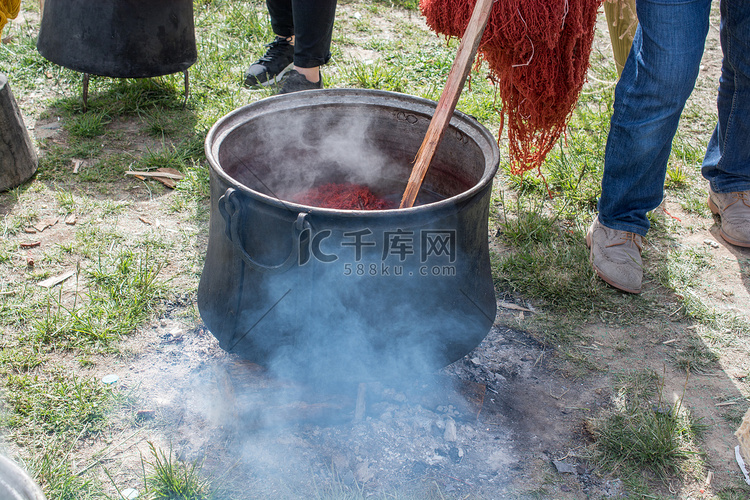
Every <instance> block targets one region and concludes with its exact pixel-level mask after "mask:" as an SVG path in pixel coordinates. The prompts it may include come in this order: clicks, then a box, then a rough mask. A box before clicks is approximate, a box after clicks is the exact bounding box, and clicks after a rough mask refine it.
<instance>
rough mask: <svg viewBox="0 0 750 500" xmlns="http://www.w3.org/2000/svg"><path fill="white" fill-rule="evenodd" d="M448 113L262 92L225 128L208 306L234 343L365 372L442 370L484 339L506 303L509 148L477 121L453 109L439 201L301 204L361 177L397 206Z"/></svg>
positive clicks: (375, 97)
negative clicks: (492, 218) (500, 188)
mask: <svg viewBox="0 0 750 500" xmlns="http://www.w3.org/2000/svg"><path fill="white" fill-rule="evenodd" d="M434 109H435V103H434V102H432V101H428V100H425V99H420V98H416V97H413V96H408V95H403V94H396V93H392V92H383V91H375V90H353V89H350V90H347V89H331V90H321V91H308V92H300V93H295V94H288V95H283V96H275V97H271V98H268V99H264V100H261V101H259V102H256V103H253V104H250V105H248V106H245V107H243V108H241V109H238V110H236V111H234V112H232V113H230V114H229V115H227V116H225V117H223V118H221V119H220V120H219V121H218V122H217V123H216V124H215V125H214V127H213V128H212V129H211V131H210V132H209V134H208V136H207V138H206V155H207V157H208V160H209V165H210V175H211V219H210V228H209V242H208V250H207V255H206V260H205V264H204V268H203V274H202V276H201V281H200V286H199V289H198V308H199V310H200V314H201V316H202V318H203V320H204V321H205V324H206V326H207V327H208V329H209V330H210V331H211V332H212V333H213V335H215V336H216V337H217V338H218V339H219V342H220V345H221V346H222V347H223V348H224V349H226V350H227V351H229V352H233V353H237V354H239V355H240V356H242V357H244V358H247V359H250V360H252V361H254V362H257V363H260V364H263V365H267V366H270V367H272V368H275V369H278V370H281V371H282V372H284V373H286V374H291V375H295V376H316V375H320V376H323V377H328V378H334V379H341V378H346V379H349V380H366V379H374V378H382V377H389V376H393V375H403V374H405V373H407V374H408V373H415V372H424V371H428V370H434V369H436V368H440V367H442V366H444V365H446V364H449V363H451V362H453V361H455V360H457V359H459V358H461V357H462V356H464V355H465V354H467V353H468V352H469V351H470V350H471V349H473V348H474V347H475V346H476V345H477V344H479V342H481V340H482V339H483V338H484V337H485V335H486V334H487V332H488V331H489V329H490V328H491V326H492V324H493V321H494V317H495V311H496V301H495V294H494V286H493V281H492V276H491V270H490V258H489V248H488V234H487V232H488V212H489V203H490V198H491V189H492V180H493V177H494V175H495V173H496V171H497V167H498V163H499V152H498V149H497V145H496V142H495V138H494V137H493V136H492V135H491V134H490V133H489V132H488V131H487V130H486V129H485V128H484V127H482V126H481V125H480V124H479V123H478V122H477V121H476V120H474V119H472V118H471V117H469V116H467V115H465V114H462V113H460V112H456V113H455V115H454V117H453V118H452V120H451V124H450V127H449V129H448V130H447V131H446V134H445V137H444V139H443V140H442V142H441V144H440V147H439V149H438V151H437V153H436V156H435V159H434V161H433V163H432V166H431V167H430V170H429V171H428V174H427V177H426V179H425V183H424V186H423V191H422V193H421V195H420V196H421V197H422V202H423V203H426V204H423V205H421V206H416V207H414V208H410V209H404V210H398V209H395V210H380V211H359V210H333V209H323V208H318V207H312V206H305V205H300V204H297V203H293V202H291V201H289V199H290V198H293V197H294V193H296V192H299V191H304V190H305V189H306V188H307V187H309V186H315V185H320V184H323V183H327V182H340V181H347V182H353V183H358V184H366V185H368V186H370V187H371V188H372V189H373V191H374V192H376V194H379V195H380V196H383V197H392V198H393V200H394V202H395V203H396V206H397V204H398V200H399V199H400V196H401V194H402V193H403V189H404V187H405V184H406V180H407V179H408V176H409V172H410V170H411V162H412V160H413V158H414V156H415V154H416V151H417V149H418V148H419V145H420V144H421V142H422V139H423V138H424V135H425V132H426V130H427V126H428V124H429V121H430V118H431V116H432V113H433V112H434ZM418 203H419V199H418Z"/></svg>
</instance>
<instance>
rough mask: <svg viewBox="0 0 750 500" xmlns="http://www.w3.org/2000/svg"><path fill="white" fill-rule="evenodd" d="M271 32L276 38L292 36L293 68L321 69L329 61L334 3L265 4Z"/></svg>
mask: <svg viewBox="0 0 750 500" xmlns="http://www.w3.org/2000/svg"><path fill="white" fill-rule="evenodd" d="M266 6H267V7H268V13H269V14H270V15H271V28H272V29H273V32H274V33H276V34H277V35H279V36H284V37H289V36H292V35H294V64H295V66H299V67H300V68H314V67H316V66H322V65H323V64H325V63H327V62H328V60H329V59H330V58H331V37H332V36H333V21H334V19H335V17H336V0H266Z"/></svg>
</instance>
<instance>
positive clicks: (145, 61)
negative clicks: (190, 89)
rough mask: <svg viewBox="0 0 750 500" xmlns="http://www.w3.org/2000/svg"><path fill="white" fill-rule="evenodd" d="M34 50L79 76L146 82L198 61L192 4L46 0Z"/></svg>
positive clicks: (151, 0) (188, 0) (167, 0)
mask: <svg viewBox="0 0 750 500" xmlns="http://www.w3.org/2000/svg"><path fill="white" fill-rule="evenodd" d="M37 49H38V50H39V53H40V54H41V55H42V56H44V57H45V58H46V59H48V60H50V61H52V62H54V63H56V64H59V65H61V66H64V67H66V68H70V69H73V70H76V71H80V72H82V73H88V74H92V75H100V76H108V77H113V78H150V77H155V76H161V75H168V74H171V73H177V72H181V71H185V70H186V69H188V68H189V67H190V66H191V65H193V63H195V61H196V60H197V57H198V53H197V49H196V46H195V28H194V24H193V0H45V3H44V13H43V16H42V23H41V26H40V29H39V36H38V38H37Z"/></svg>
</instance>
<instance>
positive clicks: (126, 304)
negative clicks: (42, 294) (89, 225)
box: [29, 250, 164, 349]
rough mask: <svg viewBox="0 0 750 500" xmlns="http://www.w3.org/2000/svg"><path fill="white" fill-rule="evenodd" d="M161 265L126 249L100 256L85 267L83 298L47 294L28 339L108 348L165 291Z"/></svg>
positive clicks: (130, 329)
mask: <svg viewBox="0 0 750 500" xmlns="http://www.w3.org/2000/svg"><path fill="white" fill-rule="evenodd" d="M160 269H161V265H160V264H158V263H156V262H154V261H152V260H151V258H150V256H149V254H148V252H145V253H144V254H143V255H136V254H134V253H133V252H132V251H130V250H125V251H123V252H121V253H120V254H119V255H117V256H116V257H115V258H114V259H110V260H105V259H102V258H101V257H100V259H99V261H98V263H97V265H96V266H95V267H92V268H91V269H88V270H86V271H85V275H86V278H87V279H88V287H89V289H88V291H87V292H86V293H85V294H84V295H85V297H84V298H85V300H82V301H81V302H82V303H81V304H79V303H77V302H74V303H73V304H64V303H63V302H62V300H61V298H60V297H55V296H54V295H53V294H52V293H50V294H49V295H48V296H47V300H46V309H45V310H44V311H42V314H41V316H40V317H39V318H37V319H36V321H35V322H34V327H33V328H32V329H31V331H30V335H29V338H30V340H32V341H33V342H36V343H41V344H52V345H56V346H62V347H68V348H96V349H107V348H110V347H111V346H112V345H113V343H114V342H115V341H117V340H119V339H121V338H122V337H123V336H125V335H128V334H130V333H132V332H133V331H134V330H135V329H136V328H137V327H138V326H139V325H140V324H141V323H142V322H143V321H145V320H146V319H148V318H149V317H150V316H151V315H152V313H153V312H154V308H155V304H156V303H157V301H158V299H159V298H160V293H163V291H164V284H163V283H160V282H159V281H158V280H157V277H158V275H159V272H160ZM77 278H80V274H79V275H78V276H77ZM77 298H78V294H76V299H77Z"/></svg>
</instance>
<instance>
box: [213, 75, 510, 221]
mask: <svg viewBox="0 0 750 500" xmlns="http://www.w3.org/2000/svg"><path fill="white" fill-rule="evenodd" d="M368 99H369V100H371V104H373V105H376V106H387V105H388V103H391V104H392V105H393V107H398V105H397V104H398V103H402V104H403V103H404V102H410V103H411V104H413V105H416V106H415V107H421V108H422V109H421V110H420V111H423V112H425V113H427V112H428V111H434V110H435V108H436V107H437V102H436V101H432V100H430V99H426V98H422V97H418V96H414V95H410V94H403V93H399V92H392V91H386V90H376V89H320V90H305V91H301V92H294V93H291V94H279V95H274V96H270V97H267V98H264V99H261V100H259V101H255V102H252V103H249V104H246V105H244V106H242V107H240V108H237V109H235V110H233V111H230V112H229V113H227V114H226V115H224V116H222V117H221V118H219V119H218V120H217V121H216V122H215V123H214V125H213V126H212V127H211V129H210V130H209V131H208V133H207V134H206V140H205V152H206V158H207V159H208V162H209V164H210V165H211V167H212V168H213V171H214V172H215V173H216V175H218V176H219V177H221V178H222V179H223V180H224V181H225V182H226V183H227V184H229V185H231V186H233V187H234V188H235V189H239V190H240V191H242V192H243V193H245V194H247V195H249V196H252V197H253V198H256V199H258V200H259V201H262V202H264V203H267V204H270V205H271V206H273V207H276V208H279V209H282V210H290V211H295V212H302V213H305V212H306V213H313V214H320V215H324V216H331V215H336V216H338V217H344V218H349V217H351V218H378V217H383V216H389V217H393V216H409V217H413V216H415V215H419V214H423V213H427V212H430V213H431V212H433V211H439V210H441V209H443V208H447V207H451V206H455V205H456V204H458V203H461V202H463V201H467V200H470V199H472V197H474V196H475V195H476V194H477V193H478V192H479V191H481V190H482V189H484V188H485V186H486V185H487V184H488V183H491V182H492V180H493V179H494V177H495V175H496V173H497V170H498V167H499V164H500V151H499V148H498V146H497V143H496V141H495V138H494V137H493V136H492V135H491V134H490V132H489V131H488V130H487V129H486V128H485V127H484V126H483V125H482V124H481V123H479V121H478V120H477V119H476V118H474V117H472V116H471V115H468V114H466V113H463V112H461V111H459V110H456V111H454V113H453V117H452V119H451V123H450V126H452V127H457V128H466V127H461V126H460V125H462V124H463V125H467V126H470V127H471V128H473V129H474V131H475V132H476V133H479V134H480V135H481V136H483V137H484V138H485V139H486V146H487V147H488V149H489V151H484V150H485V148H483V147H482V145H481V144H477V145H478V146H479V147H480V148H482V149H483V151H484V152H485V158H486V159H487V158H491V163H490V164H491V165H492V167H491V168H485V169H484V172H483V174H482V177H481V178H480V179H479V180H478V181H477V182H476V183H475V184H474V185H473V186H472V187H471V188H469V189H467V190H465V191H462V192H461V193H458V194H456V195H454V196H451V197H449V198H445V199H442V200H439V201H436V202H432V203H426V204H424V205H419V206H415V207H410V208H393V209H386V210H342V209H334V208H323V207H317V206H313V205H304V204H300V203H295V202H293V201H288V200H284V199H281V198H276V197H272V196H268V195H266V194H263V193H261V192H258V191H256V190H254V189H252V188H250V187H248V186H246V185H245V184H243V183H241V182H238V181H237V179H235V178H233V177H232V176H230V175H229V174H227V173H226V172H225V171H224V169H223V168H222V167H221V165H220V164H219V161H218V156H219V155H218V153H219V149H220V147H221V142H222V141H221V139H222V138H223V137H226V136H228V135H229V134H230V133H231V132H232V131H233V130H234V129H235V128H237V127H238V126H239V125H241V124H244V123H246V122H247V121H248V120H247V119H246V118H247V115H248V110H254V109H255V110H256V111H264V110H265V112H273V113H276V112H278V111H280V110H283V109H292V108H297V107H299V104H300V103H304V102H310V103H314V104H315V105H322V104H346V103H357V104H361V103H363V102H368ZM408 110H409V111H415V109H414V108H410V109H408ZM431 114H432V113H430V115H431ZM469 135H470V136H471V137H472V138H474V137H476V134H469ZM488 153H489V154H488ZM487 163H489V162H487Z"/></svg>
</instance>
